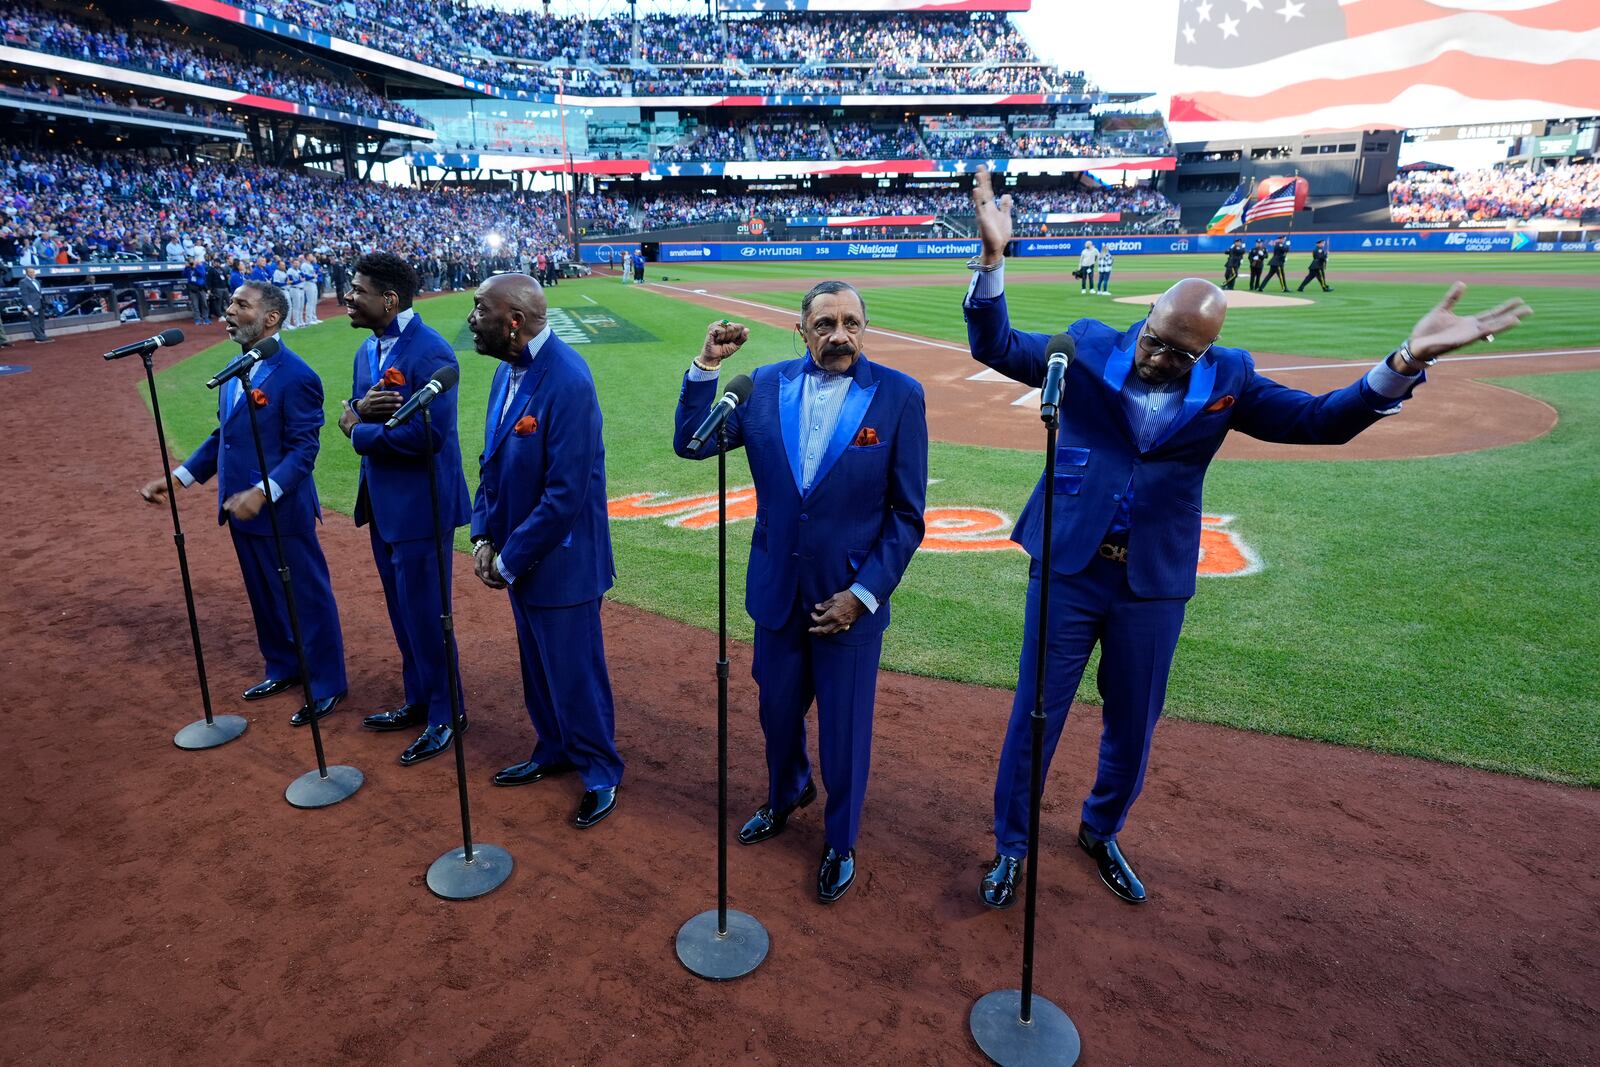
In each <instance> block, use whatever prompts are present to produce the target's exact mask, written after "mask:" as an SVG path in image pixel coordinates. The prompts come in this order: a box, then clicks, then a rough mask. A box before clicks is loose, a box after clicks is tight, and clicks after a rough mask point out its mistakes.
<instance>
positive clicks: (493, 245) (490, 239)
mask: <svg viewBox="0 0 1600 1067" xmlns="http://www.w3.org/2000/svg"><path fill="white" fill-rule="evenodd" d="M504 241H505V238H504V237H501V236H500V235H499V234H497V233H487V234H484V237H483V243H484V244H486V245H488V246H489V250H490V251H491V252H498V251H500V245H501V244H502V243H503V242H504Z"/></svg>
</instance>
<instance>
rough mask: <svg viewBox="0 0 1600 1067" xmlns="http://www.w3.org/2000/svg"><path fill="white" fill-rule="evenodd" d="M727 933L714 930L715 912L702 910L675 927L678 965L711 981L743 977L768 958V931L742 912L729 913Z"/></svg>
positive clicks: (769, 945) (769, 942) (731, 911)
mask: <svg viewBox="0 0 1600 1067" xmlns="http://www.w3.org/2000/svg"><path fill="white" fill-rule="evenodd" d="M727 914H728V929H727V932H726V933H720V932H718V930H717V909H716V908H712V909H711V910H710V911H702V912H701V913H700V914H699V915H696V916H695V917H694V918H692V919H690V920H689V921H688V922H686V923H684V924H683V925H682V926H681V927H679V928H678V962H680V963H682V964H683V965H684V966H685V967H687V968H688V969H689V973H691V974H694V975H698V976H699V977H701V978H707V979H710V980H711V981H713V982H726V981H728V980H729V979H731V978H743V977H744V976H745V975H747V974H749V973H750V972H751V971H753V970H755V969H756V968H757V967H759V966H761V961H762V960H764V959H766V958H767V950H768V949H769V948H770V947H771V945H772V941H771V939H770V938H768V936H767V928H766V927H765V926H762V925H761V923H760V922H759V921H758V920H757V919H755V918H754V917H753V916H750V915H746V914H745V913H744V912H742V911H733V910H732V909H729V911H728V913H727Z"/></svg>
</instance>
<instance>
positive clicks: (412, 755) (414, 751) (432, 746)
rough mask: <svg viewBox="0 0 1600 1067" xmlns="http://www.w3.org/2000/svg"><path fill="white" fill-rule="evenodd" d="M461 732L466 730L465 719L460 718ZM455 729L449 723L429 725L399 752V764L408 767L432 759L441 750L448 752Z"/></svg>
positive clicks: (454, 737)
mask: <svg viewBox="0 0 1600 1067" xmlns="http://www.w3.org/2000/svg"><path fill="white" fill-rule="evenodd" d="M461 732H462V733H466V732H467V720H466V719H465V718H463V719H462V720H461ZM455 741H456V731H455V728H454V727H453V726H451V725H450V724H449V723H442V724H440V725H438V726H430V727H428V728H427V729H426V730H424V731H422V733H421V735H420V736H418V738H417V739H416V740H415V741H413V742H411V746H410V747H409V748H407V749H406V750H405V751H404V752H402V753H400V766H402V767H409V766H411V765H412V764H413V763H421V762H422V761H423V760H425V759H432V758H433V757H435V756H437V755H438V754H439V753H441V752H449V751H450V746H451V745H453V744H455Z"/></svg>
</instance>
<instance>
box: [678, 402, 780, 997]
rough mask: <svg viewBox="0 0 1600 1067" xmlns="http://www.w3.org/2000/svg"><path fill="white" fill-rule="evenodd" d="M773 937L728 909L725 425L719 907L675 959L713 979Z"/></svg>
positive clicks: (744, 963) (691, 931)
mask: <svg viewBox="0 0 1600 1067" xmlns="http://www.w3.org/2000/svg"><path fill="white" fill-rule="evenodd" d="M771 944H772V940H771V938H770V937H769V936H768V934H767V928H766V927H764V926H762V925H761V922H760V921H759V920H758V919H756V918H755V917H754V916H751V915H746V914H745V913H744V912H742V911H730V910H729V909H728V424H727V422H726V420H724V422H723V423H722V425H721V426H720V427H718V428H717V907H716V910H714V911H703V912H701V913H700V914H699V915H696V916H695V917H694V918H692V919H690V920H689V921H688V922H685V923H684V924H683V925H682V926H681V927H679V928H678V960H679V962H681V963H682V964H683V965H684V966H685V967H687V968H688V969H689V971H690V973H691V974H695V975H698V976H699V977H701V978H706V979H710V980H711V981H713V982H725V981H727V980H729V979H731V978H742V977H744V976H745V975H747V974H749V973H750V972H751V971H753V970H755V969H756V968H757V967H759V966H761V962H762V961H763V960H765V959H766V958H767V951H768V949H769V948H770V947H771Z"/></svg>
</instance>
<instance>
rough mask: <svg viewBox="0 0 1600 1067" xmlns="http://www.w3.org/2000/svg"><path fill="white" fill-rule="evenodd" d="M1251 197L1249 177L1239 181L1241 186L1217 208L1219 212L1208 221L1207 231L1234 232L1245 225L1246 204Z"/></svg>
mask: <svg viewBox="0 0 1600 1067" xmlns="http://www.w3.org/2000/svg"><path fill="white" fill-rule="evenodd" d="M1249 199H1250V182H1249V180H1248V179H1246V180H1244V181H1242V182H1240V183H1239V188H1237V189H1235V190H1234V191H1233V194H1232V195H1231V196H1229V197H1228V199H1226V200H1224V201H1223V202H1222V206H1221V207H1219V208H1217V213H1216V214H1215V215H1213V216H1211V221H1210V222H1208V223H1206V232H1207V233H1213V234H1220V233H1232V232H1233V231H1234V230H1237V229H1239V228H1240V227H1241V226H1243V225H1244V205H1245V201H1247V200H1249Z"/></svg>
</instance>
